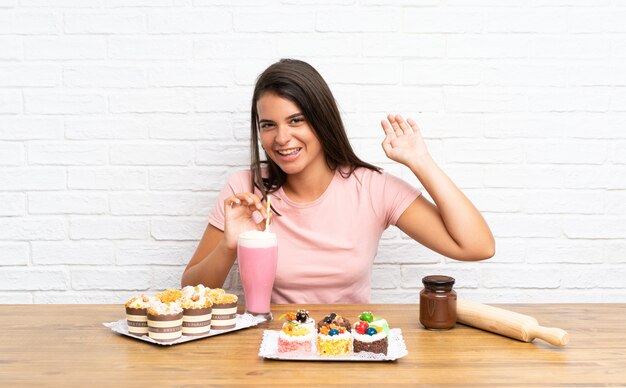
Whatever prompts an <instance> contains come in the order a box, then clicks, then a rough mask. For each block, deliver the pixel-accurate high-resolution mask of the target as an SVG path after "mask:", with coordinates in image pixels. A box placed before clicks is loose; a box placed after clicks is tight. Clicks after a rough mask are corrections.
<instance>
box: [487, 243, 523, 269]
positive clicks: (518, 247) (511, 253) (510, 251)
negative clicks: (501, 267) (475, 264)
mask: <svg viewBox="0 0 626 388" xmlns="http://www.w3.org/2000/svg"><path fill="white" fill-rule="evenodd" d="M527 245H528V244H527V243H526V240H525V239H522V238H498V240H497V241H496V254H495V255H494V256H493V257H492V258H491V259H489V263H502V264H510V263H522V262H524V259H525V258H526V256H527V252H526V246H527Z"/></svg>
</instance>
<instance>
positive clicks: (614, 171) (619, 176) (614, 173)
mask: <svg viewBox="0 0 626 388" xmlns="http://www.w3.org/2000/svg"><path fill="white" fill-rule="evenodd" d="M607 170H608V171H607V174H608V176H609V178H608V184H607V187H608V188H609V189H626V179H624V177H625V176H626V166H614V167H613V166H609V167H608V168H607Z"/></svg>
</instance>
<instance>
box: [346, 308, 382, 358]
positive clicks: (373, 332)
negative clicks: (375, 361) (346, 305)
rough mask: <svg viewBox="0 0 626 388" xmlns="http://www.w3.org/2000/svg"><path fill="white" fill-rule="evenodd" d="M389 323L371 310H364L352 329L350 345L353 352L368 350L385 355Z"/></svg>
mask: <svg viewBox="0 0 626 388" xmlns="http://www.w3.org/2000/svg"><path fill="white" fill-rule="evenodd" d="M388 335H389V324H388V323H387V321H386V320H384V319H383V318H380V317H375V316H374V315H373V314H372V313H371V312H369V311H364V312H363V313H362V314H361V315H360V316H359V321H358V322H356V323H355V324H354V330H353V331H352V346H353V348H354V353H359V352H370V353H380V354H384V355H387V349H388V347H389V341H388V339H387V336H388Z"/></svg>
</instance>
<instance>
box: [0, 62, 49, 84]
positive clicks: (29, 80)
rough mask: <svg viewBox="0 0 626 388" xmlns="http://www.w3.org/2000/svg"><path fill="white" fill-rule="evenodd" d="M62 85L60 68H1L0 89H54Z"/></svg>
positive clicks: (31, 66)
mask: <svg viewBox="0 0 626 388" xmlns="http://www.w3.org/2000/svg"><path fill="white" fill-rule="evenodd" d="M60 84H61V67H60V66H55V65H45V66H41V65H24V64H22V65H20V66H13V65H11V66H0V87H53V86H59V85H60Z"/></svg>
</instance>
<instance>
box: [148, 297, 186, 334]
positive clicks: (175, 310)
mask: <svg viewBox="0 0 626 388" xmlns="http://www.w3.org/2000/svg"><path fill="white" fill-rule="evenodd" d="M182 334H183V308H182V307H180V304H179V303H177V302H170V303H163V302H155V303H152V304H151V305H150V307H149V308H148V336H149V337H150V338H152V339H153V340H155V341H160V342H169V341H174V340H176V339H178V338H180V337H181V336H182Z"/></svg>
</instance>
